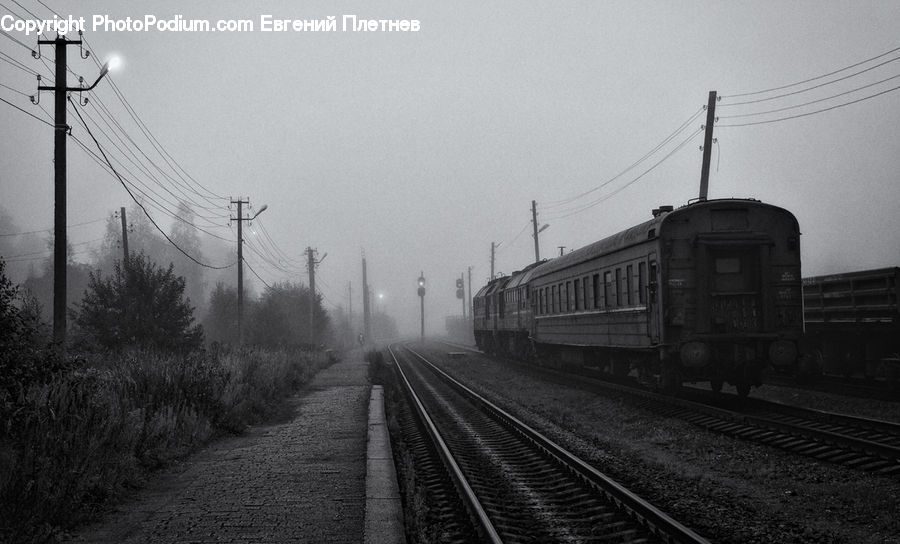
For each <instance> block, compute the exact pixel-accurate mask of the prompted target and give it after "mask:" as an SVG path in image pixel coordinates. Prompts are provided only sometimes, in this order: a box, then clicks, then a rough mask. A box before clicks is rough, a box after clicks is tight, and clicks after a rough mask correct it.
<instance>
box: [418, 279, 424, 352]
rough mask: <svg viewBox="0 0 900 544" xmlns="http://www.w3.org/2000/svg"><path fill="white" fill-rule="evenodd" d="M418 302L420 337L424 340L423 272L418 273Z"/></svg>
mask: <svg viewBox="0 0 900 544" xmlns="http://www.w3.org/2000/svg"><path fill="white" fill-rule="evenodd" d="M419 301H420V308H421V314H422V328H421V333H420V336H421V338H422V340H425V272H424V271H423V272H419Z"/></svg>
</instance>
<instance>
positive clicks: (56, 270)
mask: <svg viewBox="0 0 900 544" xmlns="http://www.w3.org/2000/svg"><path fill="white" fill-rule="evenodd" d="M41 45H52V46H54V48H55V50H54V53H55V57H56V67H55V74H56V77H55V79H54V80H53V83H54V84H53V85H38V99H37V101H36V100H35V99H34V97H32V98H31V99H32V102H33V103H35V104H37V103H38V101H40V92H41V91H53V93H54V99H55V108H54V109H55V112H54V118H53V125H54V137H53V171H54V173H53V187H54V190H53V342H54V343H55V344H57V349H59V352H60V353H62V354H65V344H66V134H68V132H69V125H68V120H67V119H66V93H67V92H68V91H90V90H91V89H93V88H94V87H96V86H97V84H98V83H100V80H101V79H103V76H105V75H106V73H107V72H108V71H109V65H108V64H104V65H103V68H102V69H101V70H100V77H98V78H97V81H95V82H94V84H93V85H91V86H90V87H69V86H67V85H66V83H67V82H66V70H67V67H66V47H68V46H70V45H77V46H79V47H81V40H66V38H65V37H64V36H59V35H57V37H56V39H55V40H38V47H40V46H41ZM82 58H87V55H85V56H83V57H82Z"/></svg>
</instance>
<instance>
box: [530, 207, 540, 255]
mask: <svg viewBox="0 0 900 544" xmlns="http://www.w3.org/2000/svg"><path fill="white" fill-rule="evenodd" d="M531 224H532V227H533V229H534V234H533V236H534V262H536V263H537V262H540V261H541V246H540V244H539V243H538V224H537V202H535V201H534V200H532V201H531Z"/></svg>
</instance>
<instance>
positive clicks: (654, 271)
mask: <svg viewBox="0 0 900 544" xmlns="http://www.w3.org/2000/svg"><path fill="white" fill-rule="evenodd" d="M659 285H660V284H659V265H658V264H657V261H656V253H651V254H650V255H648V256H647V336H649V337H650V343H651V344H658V343H659V318H660V315H661V314H662V312H661V311H660V310H659V309H660V308H661V307H662V306H661V304H660V292H659V290H660V289H659Z"/></svg>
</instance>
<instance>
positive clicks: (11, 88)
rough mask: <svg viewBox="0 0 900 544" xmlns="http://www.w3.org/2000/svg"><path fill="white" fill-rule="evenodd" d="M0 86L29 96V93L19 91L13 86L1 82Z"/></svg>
mask: <svg viewBox="0 0 900 544" xmlns="http://www.w3.org/2000/svg"><path fill="white" fill-rule="evenodd" d="M0 87H3V88H5V89H9V90H10V91H12V92H14V93H19V94H20V95H22V96H24V97H29V96H31V95H30V94H28V93H23V92H22V91H20V90H19V89H16V88H15V87H10V86H9V85H6V84H3V83H0Z"/></svg>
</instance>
